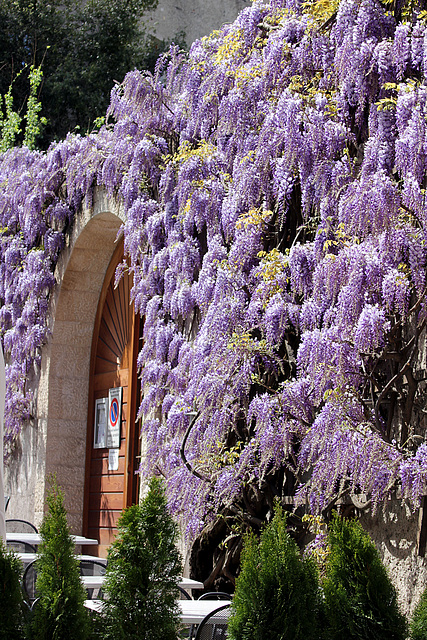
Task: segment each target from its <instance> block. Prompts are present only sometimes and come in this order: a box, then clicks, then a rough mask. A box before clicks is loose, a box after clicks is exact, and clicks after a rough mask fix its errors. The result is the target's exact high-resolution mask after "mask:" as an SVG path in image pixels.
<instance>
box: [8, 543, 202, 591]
mask: <svg viewBox="0 0 427 640" xmlns="http://www.w3.org/2000/svg"><path fill="white" fill-rule="evenodd" d="M15 555H16V556H18V558H19V559H20V560H21V562H22V564H23V565H24V569H25V567H26V566H27V564H30V562H33V561H34V560H35V559H36V558H37V554H36V553H20V552H15ZM76 558H77V560H79V561H80V560H96V561H97V562H102V564H103V565H105V566H106V565H107V559H106V558H98V556H88V555H81V554H79V555H77V556H76ZM194 588H195V587H194Z"/></svg>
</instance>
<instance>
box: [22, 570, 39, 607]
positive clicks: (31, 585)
mask: <svg viewBox="0 0 427 640" xmlns="http://www.w3.org/2000/svg"><path fill="white" fill-rule="evenodd" d="M36 581H37V569H36V561H35V560H33V562H30V563H29V564H28V565H27V566H26V567H25V570H24V574H23V576H22V587H23V589H24V593H25V595H26V597H27V601H28V604H29V605H30V607H32V605H33V603H34V601H35V600H36V599H37V592H36Z"/></svg>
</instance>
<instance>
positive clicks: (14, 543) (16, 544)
mask: <svg viewBox="0 0 427 640" xmlns="http://www.w3.org/2000/svg"><path fill="white" fill-rule="evenodd" d="M6 546H7V548H8V549H13V551H15V552H16V553H36V552H37V549H36V548H35V547H34V546H33V545H32V544H30V543H29V542H21V541H20V540H8V541H7V542H6Z"/></svg>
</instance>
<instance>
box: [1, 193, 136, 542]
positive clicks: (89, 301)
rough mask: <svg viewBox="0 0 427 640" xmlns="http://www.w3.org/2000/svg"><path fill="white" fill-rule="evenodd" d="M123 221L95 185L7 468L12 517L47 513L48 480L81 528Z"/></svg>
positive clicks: (65, 261) (77, 226) (62, 261)
mask: <svg viewBox="0 0 427 640" xmlns="http://www.w3.org/2000/svg"><path fill="white" fill-rule="evenodd" d="M125 221H126V216H125V211H124V207H123V205H122V204H121V202H120V201H119V200H118V199H116V198H114V197H109V196H108V194H107V192H106V191H105V190H104V189H100V188H96V189H95V192H94V197H93V203H92V206H90V207H83V208H82V209H81V211H80V212H79V213H78V214H77V215H76V218H75V221H74V224H73V227H72V230H71V233H70V234H69V236H68V238H67V241H66V247H65V248H64V250H63V251H62V253H61V256H60V258H59V260H58V263H57V266H56V269H55V279H56V282H57V284H56V286H55V288H54V291H53V292H52V294H51V297H50V301H49V325H50V330H51V338H50V340H49V341H48V343H47V344H46V345H45V346H44V347H43V349H42V363H41V370H40V374H39V375H38V376H37V377H36V378H35V379H34V381H32V384H33V385H34V388H35V391H36V403H35V404H36V406H35V418H34V419H33V421H32V422H31V423H29V424H28V425H25V426H24V428H23V429H22V432H21V434H20V447H19V449H18V451H17V454H16V455H14V456H12V458H11V460H10V462H9V465H8V467H7V468H6V474H5V475H6V486H7V492H8V493H9V494H10V495H11V500H10V504H9V510H8V514H7V516H8V517H9V518H10V517H18V518H24V519H26V520H30V521H33V522H34V523H35V524H36V525H37V526H39V525H40V523H41V521H42V519H43V513H44V509H45V497H46V491H47V488H48V478H49V475H50V474H52V473H55V474H56V478H57V481H58V484H59V486H61V488H62V490H63V491H64V496H65V507H66V509H67V513H68V522H69V524H70V528H71V531H72V532H73V533H76V534H78V533H81V531H82V523H83V500H84V482H85V463H86V431H87V416H88V392H89V372H90V357H91V347H92V334H93V329H94V322H95V316H96V311H97V306H98V300H99V296H100V293H101V290H102V285H103V282H104V278H105V274H106V271H107V268H108V265H109V263H110V260H111V257H112V255H113V253H114V250H115V248H116V246H117V240H118V238H119V237H120V236H121V234H120V228H121V226H122V224H123V223H124V222H125Z"/></svg>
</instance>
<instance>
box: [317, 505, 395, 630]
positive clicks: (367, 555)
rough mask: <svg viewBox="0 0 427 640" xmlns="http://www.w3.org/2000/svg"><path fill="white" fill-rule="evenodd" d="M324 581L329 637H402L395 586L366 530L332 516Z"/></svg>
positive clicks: (349, 521)
mask: <svg viewBox="0 0 427 640" xmlns="http://www.w3.org/2000/svg"><path fill="white" fill-rule="evenodd" d="M328 542H329V549H330V554H329V558H328V562H327V566H326V576H325V579H324V581H323V590H324V596H325V615H326V629H325V631H326V633H325V636H324V637H325V638H326V639H327V640H359V639H360V640H404V638H405V637H406V630H407V625H406V620H405V617H404V616H403V615H402V613H401V612H400V611H399V607H398V603H397V595H396V590H395V588H394V587H393V585H392V583H391V581H390V578H389V577H388V575H387V571H386V569H385V567H384V565H383V564H382V562H381V559H380V556H379V554H378V551H377V550H376V548H375V546H374V544H373V542H372V541H371V539H370V537H369V536H368V534H367V533H366V532H365V531H364V530H363V529H362V527H361V525H360V524H359V523H358V522H357V521H355V520H343V519H340V518H338V517H335V518H334V519H333V520H332V522H331V524H330V526H329V532H328Z"/></svg>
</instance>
